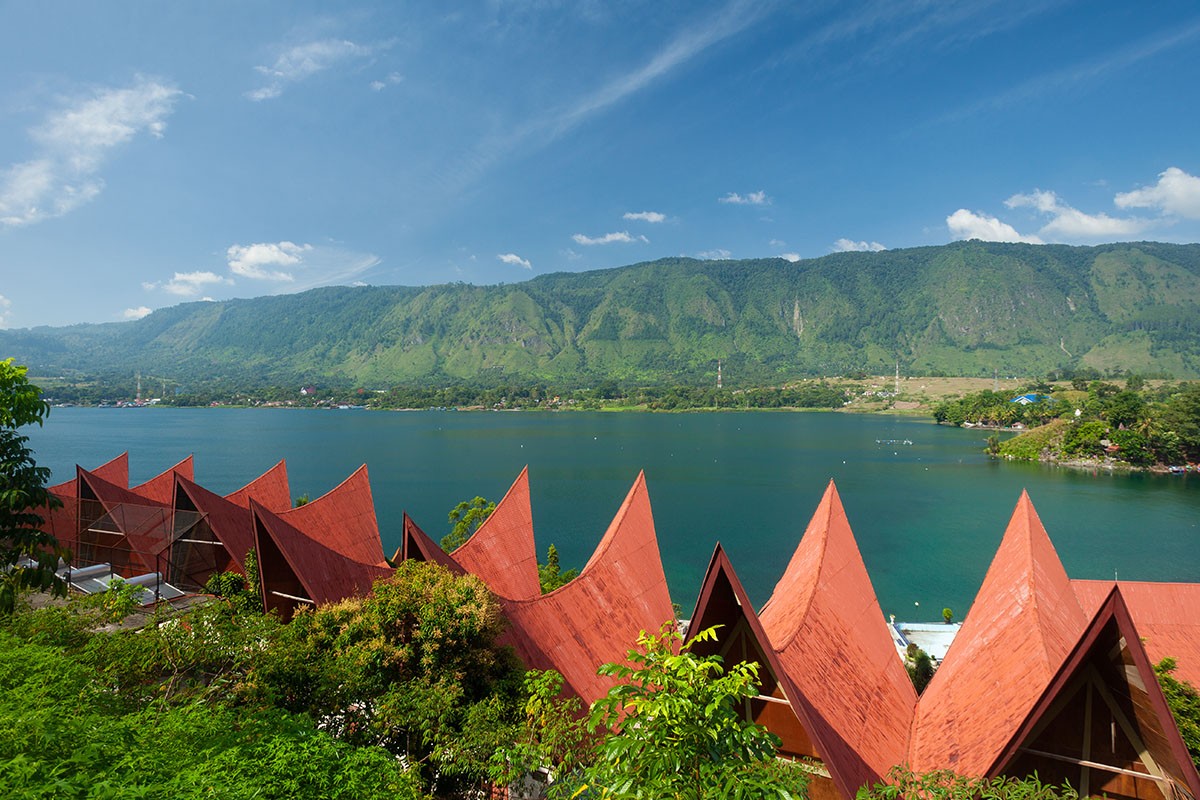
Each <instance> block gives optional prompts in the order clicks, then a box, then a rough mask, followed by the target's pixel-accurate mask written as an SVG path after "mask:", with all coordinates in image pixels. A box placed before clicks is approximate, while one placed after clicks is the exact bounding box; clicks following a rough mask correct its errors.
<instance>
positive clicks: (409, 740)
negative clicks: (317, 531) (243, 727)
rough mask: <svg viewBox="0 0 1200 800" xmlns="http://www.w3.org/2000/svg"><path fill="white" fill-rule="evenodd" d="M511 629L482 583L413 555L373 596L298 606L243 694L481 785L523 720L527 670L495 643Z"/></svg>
mask: <svg viewBox="0 0 1200 800" xmlns="http://www.w3.org/2000/svg"><path fill="white" fill-rule="evenodd" d="M504 627H505V622H504V619H503V616H502V613H501V609H500V606H499V603H498V601H497V600H496V599H495V597H494V596H493V595H492V594H491V593H490V592H489V591H488V589H487V587H486V586H484V584H483V582H482V581H480V580H479V579H478V578H476V577H474V576H456V575H454V574H452V573H451V572H450V571H449V570H447V569H445V568H443V567H440V566H438V565H436V564H432V563H425V562H417V561H411V560H409V561H404V562H402V563H401V564H399V565H398V567H397V569H396V572H395V574H394V575H393V576H391V577H389V578H388V579H387V580H382V581H379V582H377V583H376V584H375V591H374V594H373V595H372V596H371V597H366V598H352V599H347V600H344V601H342V602H340V603H333V604H329V605H326V606H322V607H320V608H318V609H316V610H307V609H306V610H303V611H301V612H300V613H298V614H297V615H296V616H295V618H294V619H293V620H292V622H291V623H290V624H289V625H287V626H286V627H284V628H283V629H282V630H281V631H280V632H279V634H278V640H277V643H276V645H275V646H274V647H272V648H271V649H270V650H268V651H266V652H264V653H263V654H262V657H261V658H259V659H258V662H257V663H258V666H257V668H256V670H255V672H254V675H253V676H252V681H251V683H250V684H249V685H248V686H247V687H246V690H245V691H244V692H243V695H244V696H245V697H246V699H247V700H248V701H253V702H263V701H267V702H271V703H273V704H274V705H276V706H279V707H282V708H284V709H285V710H288V711H291V712H294V713H299V712H306V713H308V714H310V715H311V716H313V717H314V718H316V719H319V720H321V721H322V723H323V725H324V726H325V728H326V729H327V730H329V731H330V732H331V733H333V734H334V735H335V736H336V737H337V738H339V739H341V740H344V741H347V742H350V743H354V744H360V745H378V746H382V747H385V748H387V749H389V750H391V751H393V752H395V753H397V754H399V755H403V756H404V758H405V761H406V763H409V764H412V765H414V766H417V767H419V768H420V769H421V771H422V773H423V774H424V775H425V776H426V777H427V778H428V779H429V780H431V781H435V782H436V781H440V783H435V785H438V786H441V787H442V788H443V789H447V788H448V787H454V786H458V785H460V784H462V785H468V786H469V785H473V784H476V783H478V782H479V781H480V780H482V779H484V778H485V777H486V776H487V774H488V767H489V759H490V757H491V754H492V753H493V752H494V751H495V749H496V748H497V747H498V746H500V745H501V744H502V743H504V742H505V741H511V736H512V726H513V724H514V723H515V721H516V719H517V715H518V706H519V703H520V695H521V689H520V675H521V672H520V670H519V668H518V666H517V664H516V663H515V660H514V659H513V657H512V655H511V652H510V651H508V650H507V649H504V648H501V647H499V646H498V645H497V644H496V640H497V638H498V637H499V635H500V634H501V633H502V632H503V630H504Z"/></svg>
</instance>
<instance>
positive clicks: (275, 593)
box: [271, 590, 316, 606]
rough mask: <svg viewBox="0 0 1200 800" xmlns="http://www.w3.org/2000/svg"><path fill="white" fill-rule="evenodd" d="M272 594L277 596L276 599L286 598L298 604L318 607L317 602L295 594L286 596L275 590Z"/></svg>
mask: <svg viewBox="0 0 1200 800" xmlns="http://www.w3.org/2000/svg"><path fill="white" fill-rule="evenodd" d="M271 594H273V595H275V596H276V597H286V598H287V599H288V600H295V601H296V602H297V603H308V604H309V605H312V606H315V605H316V602H314V601H313V600H309V599H308V598H307V597H297V596H296V595H294V594H285V593H284V592H276V591H274V590H272V591H271Z"/></svg>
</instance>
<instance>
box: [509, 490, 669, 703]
mask: <svg viewBox="0 0 1200 800" xmlns="http://www.w3.org/2000/svg"><path fill="white" fill-rule="evenodd" d="M501 602H502V603H503V604H504V608H505V612H506V614H507V615H508V617H509V620H510V621H511V622H512V628H511V630H510V633H509V634H508V635H506V639H507V640H508V642H509V643H511V644H513V645H514V647H515V648H516V650H517V652H518V654H519V655H520V656H521V658H522V660H523V661H524V662H525V663H526V664H527V665H528V666H529V667H530V668H537V669H556V670H558V671H559V672H560V673H561V674H562V676H563V679H564V681H565V682H566V684H567V685H568V686H569V687H570V689H571V691H572V692H574V693H575V694H577V695H578V696H579V697H580V698H582V699H583V700H584V701H585V702H588V703H590V702H592V701H593V700H595V699H597V698H599V697H601V696H602V695H603V694H604V693H605V692H607V691H608V688H609V687H610V686H611V685H612V679H611V678H608V677H604V676H598V675H596V669H597V668H598V667H599V666H600V665H601V664H604V663H608V662H623V661H624V660H625V658H626V653H627V651H628V650H629V649H630V648H631V647H634V646H635V640H636V637H637V635H638V634H639V633H640V632H641V631H651V632H653V631H657V630H658V629H659V627H660V626H661V625H662V624H663V623H665V622H669V621H670V620H672V619H674V610H673V608H672V607H671V595H670V593H669V592H668V590H667V579H666V575H665V574H664V572H663V568H662V557H661V554H660V553H659V550H658V538H657V536H656V535H655V532H654V518H653V513H652V511H651V508H650V495H649V493H648V492H647V491H646V483H645V473H644V472H643V473H639V474H638V477H637V480H636V481H635V482H634V484H633V487H632V488H631V489H630V490H629V493H628V494H627V495H626V497H625V501H624V502H623V503H622V504H621V507H620V509H619V510H618V511H617V515H616V517H614V518H613V521H612V523H611V524H610V525H609V527H608V530H607V531H606V532H605V534H604V538H603V539H601V541H600V544H599V545H598V546H597V547H596V551H595V552H594V553H593V554H592V557H591V559H589V561H588V563H587V564H586V565H585V566H584V568H583V570H582V571H581V572H580V574H579V576H578V577H577V578H575V579H574V580H572V581H570V582H569V583H567V584H566V585H564V586H561V587H559V588H558V589H555V590H554V591H552V592H550V593H548V594H544V595H540V596H538V597H534V598H529V599H525V600H515V599H510V598H503V597H502V598H501Z"/></svg>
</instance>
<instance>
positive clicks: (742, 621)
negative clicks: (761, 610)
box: [688, 543, 872, 797]
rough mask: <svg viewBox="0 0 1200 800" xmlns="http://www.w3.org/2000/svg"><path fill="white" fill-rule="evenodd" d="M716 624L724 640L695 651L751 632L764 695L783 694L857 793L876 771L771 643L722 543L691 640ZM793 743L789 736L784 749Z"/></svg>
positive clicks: (842, 783) (845, 785) (841, 782)
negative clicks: (836, 727) (865, 776)
mask: <svg viewBox="0 0 1200 800" xmlns="http://www.w3.org/2000/svg"><path fill="white" fill-rule="evenodd" d="M714 625H720V626H722V627H721V629H720V630H719V631H718V632H717V636H718V642H717V643H716V644H713V643H697V644H693V646H692V651H693V652H695V653H696V654H697V655H708V654H710V653H719V652H720V650H721V647H720V645H721V643H722V642H725V641H726V637H727V636H731V635H733V634H734V632H735V631H740V630H745V631H748V632H749V635H750V637H751V639H752V641H753V645H752V646H753V647H754V650H755V651H756V652H755V653H749V654H748V655H750V656H751V657H752V658H753V659H754V660H758V661H759V663H760V664H761V665H762V666H763V667H764V668H765V669H760V670H759V675H758V677H759V683H760V692H761V694H763V695H768V696H775V697H778V696H779V695H780V694H782V696H783V699H786V701H787V705H788V708H790V710H791V712H792V714H794V716H795V719H796V721H797V722H798V723H799V725H800V726H801V728H803V731H804V735H805V736H806V737H807V738H808V739H810V740H811V741H812V744H813V746H814V749H815V750H816V754H817V755H818V757H820V758H821V759H822V761H823V762H824V764H825V768H826V769H827V770H828V771H829V775H830V778H831V779H832V780H833V783H834V785H835V786H836V787H837V789H838V791H839V792H840V793H841V796H842V797H854V795H855V792H856V791H857V789H858V787H859V786H860V785H862V778H861V776H862V775H863V774H864V773H867V772H872V770H871V769H870V767H868V766H867V765H866V764H864V763H863V762H862V760H861V759H860V758H858V757H857V755H856V754H855V753H854V752H853V749H852V748H849V747H848V745H847V743H846V742H845V740H844V739H842V737H841V736H840V735H839V733H838V732H837V731H835V730H833V729H832V728H831V727H830V726H829V724H828V723H827V722H826V721H825V720H824V718H822V716H821V715H820V713H819V712H818V711H817V710H816V709H815V708H814V707H813V706H812V704H811V703H809V701H808V699H807V698H806V697H805V695H804V692H803V691H802V690H801V689H800V688H799V686H797V684H796V682H795V681H794V680H793V676H792V674H791V673H790V672H789V671H788V669H787V668H786V667H785V665H784V664H783V662H782V660H781V659H780V658H779V654H778V653H777V652H776V651H775V649H774V648H773V647H772V646H771V642H770V639H769V638H768V636H767V634H766V632H765V631H764V630H763V627H762V623H761V622H760V620H759V618H758V615H757V614H755V613H754V606H753V605H751V603H750V598H749V597H748V596H747V595H746V590H745V589H744V588H743V587H742V582H741V581H740V580H739V579H738V576H737V573H736V572H735V571H734V569H733V564H732V563H731V562H730V561H729V557H728V556H727V555H726V554H725V551H724V549H723V548H722V547H721V545H720V544H719V543H718V544H717V547H716V549H715V550H714V551H713V556H712V560H711V561H709V564H708V571H707V572H706V573H705V575H704V583H703V584H702V585H701V588H700V598H699V599H698V600H697V601H696V609H695V611H694V612H693V613H692V619H691V622H690V624H689V625H688V640H689V641H690V640H691V639H692V637H694V636H695V635H696V634H697V633H699V632H700V631H703V630H705V629H707V628H711V627H712V626H714ZM733 658H735V656H727V657H726V659H727V663H726V667H728V666H729V661H730V660H731V659H733ZM760 658H761V660H760ZM739 660H740V659H739ZM778 690H782V692H780V691H778ZM767 710H768V709H764V711H767ZM767 727H768V730H771V725H770V724H767ZM772 732H773V733H777V735H782V734H783V733H784V732H783V731H775V730H772ZM788 745H789V743H788V742H787V741H786V739H785V740H784V747H787V746H788ZM827 754H830V755H831V756H832V757H830V755H827Z"/></svg>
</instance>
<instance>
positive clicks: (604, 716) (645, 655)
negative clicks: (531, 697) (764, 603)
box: [581, 622, 807, 800]
mask: <svg viewBox="0 0 1200 800" xmlns="http://www.w3.org/2000/svg"><path fill="white" fill-rule="evenodd" d="M716 638H717V631H716V628H709V629H708V630H704V631H701V632H700V633H699V634H697V636H696V637H695V638H694V639H693V641H700V642H708V641H713V640H715V639H716ZM628 661H629V663H630V664H632V666H625V665H623V664H605V665H604V666H602V667H601V668H600V670H599V674H601V675H608V676H611V677H613V678H615V679H616V680H617V685H616V686H614V687H613V688H612V689H610V690H609V692H608V695H607V696H606V697H603V698H601V699H600V700H597V701H596V702H595V703H594V704H593V705H592V711H591V717H590V721H591V725H592V726H593V728H597V729H600V730H603V731H606V734H605V735H604V738H603V739H602V740H601V742H600V744H599V746H598V747H597V750H596V761H595V763H593V764H592V765H591V766H590V767H588V768H587V769H586V770H584V771H583V777H582V783H583V787H582V788H581V790H583V789H586V790H588V791H589V792H591V793H592V794H589V796H597V797H604V798H612V799H613V800H618V799H619V798H688V799H689V800H691V799H692V798H696V799H697V800H698V798H708V797H743V798H767V797H780V798H795V797H803V796H805V790H806V787H807V774H806V773H805V772H803V771H802V769H801V768H800V767H795V766H791V765H785V764H782V763H781V762H777V761H776V759H775V752H776V750H777V748H778V747H779V744H780V742H779V739H778V737H776V736H775V735H774V734H772V733H769V732H768V731H767V730H766V729H765V728H762V727H760V726H759V725H756V724H755V723H754V722H752V721H749V720H747V719H746V718H745V717H744V716H743V708H744V707H745V704H746V701H747V700H748V699H749V698H751V697H754V696H756V695H757V694H758V665H757V664H754V663H751V662H741V663H738V664H735V665H734V666H732V667H730V668H729V669H728V670H726V669H725V668H724V666H723V664H722V659H721V658H720V656H705V657H700V656H697V655H695V654H694V653H692V652H691V650H690V643H689V644H683V642H682V637H681V636H680V635H679V633H678V630H677V629H676V627H675V624H674V623H673V622H668V623H665V624H664V625H663V627H662V630H661V631H660V632H659V634H658V635H654V634H648V633H645V632H643V633H642V634H641V636H639V637H638V649H635V650H630V651H629V652H628Z"/></svg>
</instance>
